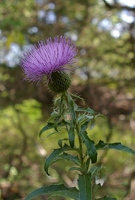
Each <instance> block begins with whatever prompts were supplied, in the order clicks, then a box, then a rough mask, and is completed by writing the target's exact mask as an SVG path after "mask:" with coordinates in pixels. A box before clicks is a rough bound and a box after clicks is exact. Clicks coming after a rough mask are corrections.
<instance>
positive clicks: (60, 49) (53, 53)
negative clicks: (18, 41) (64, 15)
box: [20, 36, 76, 92]
mask: <svg viewBox="0 0 135 200" xmlns="http://www.w3.org/2000/svg"><path fill="white" fill-rule="evenodd" d="M75 56H76V47H75V45H74V44H73V43H72V41H71V40H70V39H66V38H65V37H64V36H58V37H54V38H49V39H46V41H40V42H39V43H38V44H37V45H35V46H33V47H32V48H31V49H30V51H28V52H26V53H24V55H23V57H22V58H21V62H20V66H21V67H22V69H23V71H24V74H25V79H27V80H29V81H39V80H41V79H42V77H43V76H45V77H46V78H47V80H48V86H49V87H50V89H51V90H53V91H55V88H54V86H56V85H57V84H58V85H61V84H64V82H66V84H67V86H65V87H64V86H63V88H64V89H59V88H57V89H56V91H55V92H63V91H64V90H66V89H67V88H68V87H69V85H70V82H71V80H70V77H69V75H68V74H67V73H66V70H67V69H68V68H67V67H66V65H67V64H70V65H71V64H73V63H74V62H75V59H74V57H75ZM64 77H65V78H64ZM59 78H63V79H62V80H59ZM61 90H62V91H61Z"/></svg>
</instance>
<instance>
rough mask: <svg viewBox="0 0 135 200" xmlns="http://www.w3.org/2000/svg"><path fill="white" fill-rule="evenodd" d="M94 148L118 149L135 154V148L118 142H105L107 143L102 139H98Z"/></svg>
mask: <svg viewBox="0 0 135 200" xmlns="http://www.w3.org/2000/svg"><path fill="white" fill-rule="evenodd" d="M96 149H97V150H100V149H115V150H118V151H124V152H127V153H131V154H133V155H135V150H133V149H131V148H129V147H126V146H124V145H122V144H121V143H120V142H116V143H110V144H107V143H104V142H103V141H101V140H100V141H99V143H98V144H97V145H96Z"/></svg>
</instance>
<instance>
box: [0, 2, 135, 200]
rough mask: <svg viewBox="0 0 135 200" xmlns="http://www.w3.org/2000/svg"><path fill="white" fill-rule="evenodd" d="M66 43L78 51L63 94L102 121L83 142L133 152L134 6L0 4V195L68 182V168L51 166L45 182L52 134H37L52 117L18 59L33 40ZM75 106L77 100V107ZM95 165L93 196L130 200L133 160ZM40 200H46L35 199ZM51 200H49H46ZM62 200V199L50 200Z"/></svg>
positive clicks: (5, 199)
mask: <svg viewBox="0 0 135 200" xmlns="http://www.w3.org/2000/svg"><path fill="white" fill-rule="evenodd" d="M57 35H65V36H66V37H71V39H72V40H73V41H74V42H75V44H76V45H77V49H78V54H77V62H76V64H75V65H76V68H75V70H74V71H73V73H72V74H71V75H72V86H71V87H70V91H71V92H73V93H76V94H78V95H81V97H83V98H84V99H85V101H86V105H88V106H90V107H91V108H93V109H94V110H95V111H96V112H97V113H102V114H104V115H105V116H106V119H98V120H97V123H96V125H95V127H94V129H93V130H91V131H90V136H91V139H93V140H95V141H96V142H98V141H99V140H104V141H105V142H116V141H117V142H121V143H122V144H123V145H127V146H129V147H131V148H133V149H135V1H134V0H128V1H126V0H67V1H66V0H25V1H23V0H20V1H19V0H10V1H9V0H1V1H0V195H1V199H2V200H22V199H24V197H25V195H26V194H28V193H29V192H30V191H32V190H34V189H36V188H38V187H41V186H42V185H47V184H52V183H56V182H57V181H59V182H61V183H64V184H66V185H68V186H74V185H75V184H76V179H77V176H76V174H75V173H71V172H68V169H69V166H71V163H68V162H65V163H63V162H62V163H61V162H59V163H57V164H54V165H53V166H52V167H51V168H50V173H51V175H52V177H47V176H46V174H45V172H44V170H43V165H44V160H45V157H46V156H47V155H49V153H50V152H51V151H52V150H53V149H54V148H56V147H57V139H60V138H63V137H64V134H65V133H59V134H55V135H53V136H51V137H50V138H46V134H43V137H42V139H41V138H39V136H38V133H39V131H40V129H41V128H42V127H43V126H44V125H45V123H46V121H47V119H48V117H49V114H50V113H51V111H52V104H53V97H54V95H53V94H52V93H50V92H49V91H48V89H47V87H46V86H45V84H44V83H42V82H41V83H39V84H36V83H29V82H26V81H23V72H22V70H21V68H20V67H19V60H20V57H21V55H22V53H23V51H25V50H27V49H28V48H30V47H31V45H32V44H34V43H37V42H38V41H39V40H44V39H46V38H48V37H53V36H57ZM78 104H80V105H81V102H79V101H78ZM98 164H100V165H104V166H106V167H105V171H104V172H103V173H101V174H99V175H98V177H97V178H96V183H98V182H100V181H101V182H102V181H103V180H104V181H105V182H104V184H103V186H102V187H101V186H100V185H98V187H97V188H96V189H95V191H94V193H95V196H97V197H98V196H100V195H101V196H103V195H110V196H115V197H116V198H118V200H134V199H135V192H134V191H135V157H134V156H132V155H129V154H127V153H122V152H116V151H113V150H111V151H106V152H101V153H100V154H99V161H98ZM37 199H38V200H40V199H41V200H45V199H47V198H46V197H39V198H37ZM54 199H57V198H54ZM58 199H61V200H64V199H65V198H60V197H59V198H58Z"/></svg>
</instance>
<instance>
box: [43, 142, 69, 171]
mask: <svg viewBox="0 0 135 200" xmlns="http://www.w3.org/2000/svg"><path fill="white" fill-rule="evenodd" d="M68 150H71V148H70V147H69V146H68V145H65V146H64V147H62V148H59V149H54V151H53V152H52V153H51V154H50V155H49V156H48V158H47V159H46V161H45V164H44V170H45V172H46V173H47V174H48V175H49V173H48V168H49V166H50V165H51V164H52V163H54V162H56V161H57V160H59V158H58V156H59V155H60V154H61V153H63V152H64V151H68Z"/></svg>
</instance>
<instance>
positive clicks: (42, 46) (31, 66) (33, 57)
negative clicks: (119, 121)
mask: <svg viewBox="0 0 135 200" xmlns="http://www.w3.org/2000/svg"><path fill="white" fill-rule="evenodd" d="M76 54H77V50H76V46H75V45H74V44H73V42H72V41H71V40H70V39H68V38H65V37H64V36H60V37H59V36H58V37H54V38H49V39H47V40H46V41H41V42H39V43H38V44H37V45H35V46H33V47H32V48H31V49H30V50H29V51H28V52H26V53H24V55H23V57H22V58H21V62H20V65H21V67H22V69H23V71H24V74H25V79H27V80H29V81H40V80H41V79H42V78H45V80H46V85H47V86H48V88H49V89H50V90H51V91H52V92H54V93H55V94H56V98H55V99H54V105H53V111H52V113H51V116H50V118H49V120H48V122H47V124H46V125H45V126H44V127H43V128H42V129H41V131H40V133H39V136H41V135H42V134H43V133H44V132H47V131H49V134H50V131H52V134H54V133H58V134H59V133H62V132H63V130H64V131H65V132H66V133H67V137H66V138H60V139H59V140H58V145H59V148H57V149H54V150H53V151H52V153H51V154H50V155H49V156H48V157H47V158H46V160H45V163H44V170H45V172H46V174H47V175H50V174H49V167H50V166H51V165H52V164H53V163H55V162H58V161H60V160H68V161H71V162H72V163H73V165H72V166H71V168H70V169H69V170H70V171H71V170H75V171H76V172H77V174H78V181H77V186H76V187H67V186H65V185H63V184H53V185H49V186H43V187H41V188H39V189H37V190H35V191H33V192H31V193H30V194H28V195H27V197H26V198H25V200H30V199H34V198H35V197H37V196H40V195H49V197H52V196H65V197H69V198H71V199H75V200H95V197H94V195H93V184H94V178H95V176H96V174H98V173H99V171H100V170H102V167H101V166H98V165H96V163H97V160H98V151H100V150H106V149H115V150H118V151H125V152H128V153H131V154H134V155H135V151H134V150H132V149H131V148H129V147H126V146H124V145H122V144H121V143H118V142H116V143H109V144H108V143H106V142H104V141H101V140H99V142H98V143H97V144H96V143H95V142H94V141H93V140H92V139H91V138H90V134H89V130H90V129H91V127H93V124H94V123H95V120H96V118H97V117H103V115H101V114H97V113H96V112H95V111H94V110H93V109H92V108H89V107H80V106H78V105H77V104H76V99H77V98H79V99H80V100H82V101H83V99H82V98H81V97H79V96H77V95H74V94H71V93H69V92H68V91H67V90H68V88H69V87H70V84H71V77H70V75H69V72H70V71H71V70H72V68H73V67H72V66H73V63H74V62H75V56H76ZM67 65H68V67H67ZM50 135H51V134H50ZM60 136H62V134H60ZM97 196H98V198H97V200H115V198H113V197H108V196H105V197H100V194H98V195H97Z"/></svg>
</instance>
